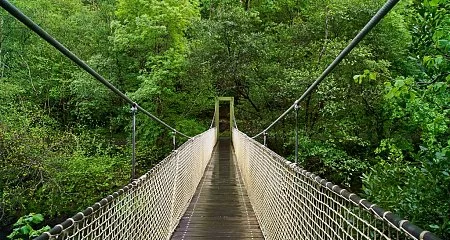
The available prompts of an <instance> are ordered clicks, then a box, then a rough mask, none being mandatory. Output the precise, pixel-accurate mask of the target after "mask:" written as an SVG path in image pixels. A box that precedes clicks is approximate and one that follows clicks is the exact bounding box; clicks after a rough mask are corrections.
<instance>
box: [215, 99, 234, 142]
mask: <svg viewBox="0 0 450 240" xmlns="http://www.w3.org/2000/svg"><path fill="white" fill-rule="evenodd" d="M220 102H229V103H230V137H231V138H233V126H234V97H216V104H215V105H216V108H215V113H214V123H215V126H216V137H217V139H219V134H220V131H219V120H220V112H219V108H220Z"/></svg>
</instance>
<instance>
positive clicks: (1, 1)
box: [0, 0, 191, 138]
mask: <svg viewBox="0 0 450 240" xmlns="http://www.w3.org/2000/svg"><path fill="white" fill-rule="evenodd" d="M0 6H1V7H2V8H3V9H5V10H6V11H7V12H9V13H10V14H11V15H12V16H14V17H15V18H16V19H17V20H19V21H20V22H22V23H23V24H25V26H27V27H28V28H29V29H31V30H32V31H33V32H35V33H36V34H37V35H39V36H40V37H41V38H43V39H44V40H45V41H47V42H48V43H49V44H50V45H52V46H53V47H54V48H56V49H57V50H58V51H59V52H61V53H62V54H64V55H65V56H66V57H68V58H69V59H70V60H72V61H73V62H74V63H76V64H77V65H78V66H79V67H81V68H82V69H84V70H85V71H86V72H88V73H89V74H91V75H92V76H93V77H94V78H95V79H97V80H98V81H99V82H101V83H102V84H103V85H105V86H106V87H107V88H109V89H110V90H111V91H113V92H114V93H115V94H117V95H118V96H119V97H120V98H122V99H123V100H125V101H126V102H128V103H129V104H130V105H131V106H133V107H136V108H137V109H138V110H140V111H141V112H143V113H144V114H145V115H147V116H149V117H150V118H152V119H153V120H155V121H157V122H159V123H160V124H162V125H164V126H165V127H166V128H169V129H170V130H172V131H173V132H175V133H177V134H180V135H181V136H184V137H186V138H191V137H189V136H188V135H186V134H184V133H182V132H179V131H178V130H176V129H175V128H173V127H171V126H170V125H169V124H167V123H165V122H164V121H163V120H161V119H159V118H158V117H156V116H155V115H153V114H151V113H150V112H149V111H147V110H145V109H144V108H143V107H141V106H139V105H138V104H137V103H136V102H134V101H133V100H131V98H129V97H128V96H127V95H125V94H124V93H122V92H121V91H120V90H119V89H117V88H116V87H115V86H114V85H112V84H111V83H110V82H108V80H106V79H105V78H104V77H102V76H101V75H100V74H99V73H97V72H96V71H95V70H94V69H92V68H91V67H90V66H89V65H88V64H87V63H85V62H84V61H83V60H81V59H80V58H79V57H77V56H76V55H75V54H74V53H72V52H71V51H70V50H69V49H67V48H66V47H65V46H64V45H62V44H61V43H60V42H58V40H56V39H55V38H53V37H52V36H51V35H50V34H48V33H47V32H46V31H45V30H44V29H42V28H41V27H39V25H37V24H36V23H34V22H33V20H31V19H30V18H29V17H27V16H26V15H25V14H24V13H22V12H21V11H20V10H19V9H18V8H16V7H15V6H14V5H12V4H11V3H10V2H9V1H7V0H0Z"/></svg>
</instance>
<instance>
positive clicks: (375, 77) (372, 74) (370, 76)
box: [369, 72, 377, 80]
mask: <svg viewBox="0 0 450 240" xmlns="http://www.w3.org/2000/svg"><path fill="white" fill-rule="evenodd" d="M369 79H370V80H376V79H377V73H376V72H371V73H370V74H369Z"/></svg>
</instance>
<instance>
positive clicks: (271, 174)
mask: <svg viewBox="0 0 450 240" xmlns="http://www.w3.org/2000/svg"><path fill="white" fill-rule="evenodd" d="M397 2H398V0H389V1H387V2H386V4H385V5H384V6H383V7H382V8H381V9H380V10H379V11H378V12H377V13H376V14H375V15H374V17H373V18H372V19H371V20H370V21H369V22H368V23H367V24H366V26H365V27H364V28H363V29H362V30H361V31H360V32H359V33H358V35H357V36H356V37H355V38H354V39H353V41H352V42H351V43H350V44H349V45H348V46H347V47H346V48H345V49H344V50H343V51H342V52H341V53H340V54H339V55H338V56H337V57H336V59H335V60H334V61H333V62H332V63H331V64H330V65H329V66H328V67H327V69H326V70H325V71H324V72H323V73H322V75H321V76H320V77H319V78H317V79H316V81H314V82H313V83H312V85H311V86H310V87H309V88H308V89H307V90H306V91H305V93H304V94H302V96H301V97H300V98H299V99H297V100H296V101H295V102H294V103H293V104H292V105H291V106H290V107H289V108H288V109H287V110H286V111H285V112H284V113H283V114H281V115H280V116H279V118H277V119H276V120H275V121H274V122H273V123H272V124H270V125H269V126H268V127H267V128H266V129H264V130H263V131H262V132H260V133H259V134H257V135H255V136H254V137H252V138H251V137H249V136H247V135H246V134H245V133H243V132H241V131H240V130H239V129H238V127H237V124H236V121H235V117H234V110H233V109H234V108H233V102H234V100H233V98H232V97H218V98H216V105H215V106H216V107H215V115H214V117H213V121H212V124H211V127H210V129H209V130H207V131H205V132H203V133H202V134H199V135H197V136H194V137H190V136H187V135H185V134H183V133H181V132H179V131H177V130H176V129H175V128H173V127H171V126H170V125H168V124H167V123H165V122H164V121H162V120H161V119H159V118H157V117H156V116H154V115H153V114H151V113H150V112H148V111H147V110H145V109H144V108H142V107H141V106H139V105H138V104H137V103H135V102H134V101H133V100H132V99H130V98H129V97H127V96H126V95H125V94H124V93H122V92H121V91H120V90H118V89H117V88H116V87H114V86H113V85H112V84H110V83H109V82H108V81H107V80H106V79H105V78H103V77H102V76H101V75H99V74H98V73H97V72H96V71H95V70H93V69H92V68H91V67H89V66H88V65H87V64H86V63H85V62H84V61H82V60H81V59H79V58H78V57H77V56H76V55H74V54H73V53H72V52H71V51H69V50H68V49H67V48H66V47H64V46H63V45H62V44H61V43H59V42H58V41H57V40H55V39H54V38H53V37H52V36H50V35H49V34H48V33H47V32H46V31H45V30H43V29H42V28H40V27H39V26H38V25H36V24H35V23H34V22H33V21H32V20H31V19H29V18H28V17H27V16H25V15H24V14H23V13H22V12H21V11H20V10H19V9H17V8H16V7H15V6H13V5H12V4H11V3H9V2H8V1H7V0H0V5H1V6H2V8H4V9H5V10H6V11H8V12H9V13H10V14H11V15H13V16H14V17H15V18H17V19H18V20H19V21H21V22H22V23H24V24H25V25H26V26H27V27H28V28H30V29H31V30H32V31H34V32H35V33H36V34H38V35H39V36H40V37H42V38H43V39H44V40H46V41H47V42H48V43H50V44H51V45H52V46H54V47H55V48H56V49H57V50H59V51H60V52H61V53H62V54H64V55H66V56H67V57H68V58H70V59H71V60H72V61H73V62H75V63H76V64H77V65H79V66H80V67H81V68H82V69H84V70H85V71H87V72H88V73H89V74H91V75H92V76H93V77H94V78H95V79H97V80H98V81H100V82H101V83H103V84H104V85H105V86H106V87H107V88H109V89H110V90H111V91H113V92H114V93H116V94H117V95H118V96H120V97H121V98H122V99H124V100H125V101H126V102H127V103H129V104H130V105H131V109H132V113H133V120H132V122H133V127H132V129H133V140H132V144H133V156H132V169H133V170H132V179H133V180H132V182H131V183H130V184H128V185H127V186H125V187H123V188H122V189H120V190H118V191H117V192H114V193H113V194H111V195H109V196H107V197H105V198H103V199H102V200H101V201H99V202H97V203H95V204H94V205H92V206H91V207H88V208H86V209H85V210H84V211H83V212H79V213H77V214H75V215H74V216H73V217H71V218H69V219H67V220H66V221H64V222H62V223H61V224H58V225H56V226H54V227H53V228H52V229H51V230H50V231H48V232H45V233H43V234H42V235H41V236H39V237H38V238H36V239H40V240H43V239H225V238H226V239H427V240H436V239H439V238H438V237H437V236H435V235H434V234H432V233H431V232H428V231H425V230H422V229H421V228H419V227H417V226H415V225H414V224H413V223H411V222H409V221H408V220H405V219H402V218H400V217H399V216H397V215H395V214H394V213H392V212H390V211H386V210H383V209H382V208H380V207H378V206H377V205H376V204H372V203H370V202H369V201H367V200H365V199H362V198H360V197H359V196H358V195H356V194H354V193H351V192H349V191H348V190H346V189H343V188H341V187H339V186H338V185H335V184H333V183H331V182H328V181H327V180H326V179H322V178H320V177H319V176H317V175H315V174H313V173H310V172H308V171H306V170H304V169H302V168H301V167H300V166H298V165H297V164H296V163H292V162H290V161H287V160H286V159H284V158H283V157H281V156H279V155H278V154H276V153H275V152H273V151H272V150H270V149H269V148H267V147H266V146H265V142H266V133H267V131H268V130H270V129H271V127H272V126H274V125H275V124H276V123H277V122H278V121H279V120H280V119H282V118H283V117H284V116H286V114H288V113H289V112H291V111H292V110H294V111H295V113H296V115H297V114H298V109H299V105H298V104H299V102H301V101H302V100H303V99H304V98H305V97H306V96H308V95H309V94H310V93H311V92H312V91H314V89H315V88H316V87H317V86H318V85H319V84H320V82H321V81H323V80H324V79H325V77H326V76H327V75H328V74H329V73H330V72H331V71H332V70H333V69H334V68H335V67H336V66H337V65H338V64H339V63H340V62H341V61H342V59H344V58H345V57H346V56H347V55H348V53H350V51H351V50H352V49H353V48H354V47H355V46H356V45H357V44H358V43H359V42H360V41H361V40H362V39H363V38H364V36H365V35H367V33H368V32H370V30H371V29H372V28H373V27H374V26H375V25H376V24H377V23H378V22H379V21H380V20H381V19H382V18H383V17H384V16H385V15H386V14H387V13H388V12H389V11H390V10H391V9H392V8H393V7H394V6H395V4H396V3H397ZM220 101H228V102H229V103H230V113H229V123H230V126H229V130H230V131H229V136H227V137H223V136H222V135H221V134H220V130H219V115H220V114H219V107H220V105H219V102H220ZM137 112H141V113H143V114H145V115H147V116H148V117H150V118H152V119H154V120H155V121H157V122H159V123H160V124H162V125H163V126H165V127H167V128H168V129H170V130H171V131H172V132H173V133H174V141H175V136H176V135H180V136H183V137H186V138H188V140H187V141H186V142H185V143H184V144H182V145H181V146H180V147H179V148H177V149H176V150H174V151H173V152H172V153H171V154H170V155H169V156H167V157H166V158H165V159H164V160H162V161H161V162H159V163H158V164H157V165H156V166H155V167H153V168H152V169H151V170H150V171H148V172H147V173H146V174H144V175H143V176H140V177H136V173H135V170H134V169H135V168H134V165H135V130H136V125H135V122H136V121H135V119H136V113H137ZM296 132H297V134H296V150H295V151H296V160H297V158H298V154H297V153H298V131H296ZM261 135H263V136H264V144H261V143H259V142H258V141H256V140H255V138H256V137H258V136H261Z"/></svg>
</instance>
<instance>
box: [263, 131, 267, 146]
mask: <svg viewBox="0 0 450 240" xmlns="http://www.w3.org/2000/svg"><path fill="white" fill-rule="evenodd" d="M263 135H264V146H265V147H267V133H266V132H264V133H263Z"/></svg>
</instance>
